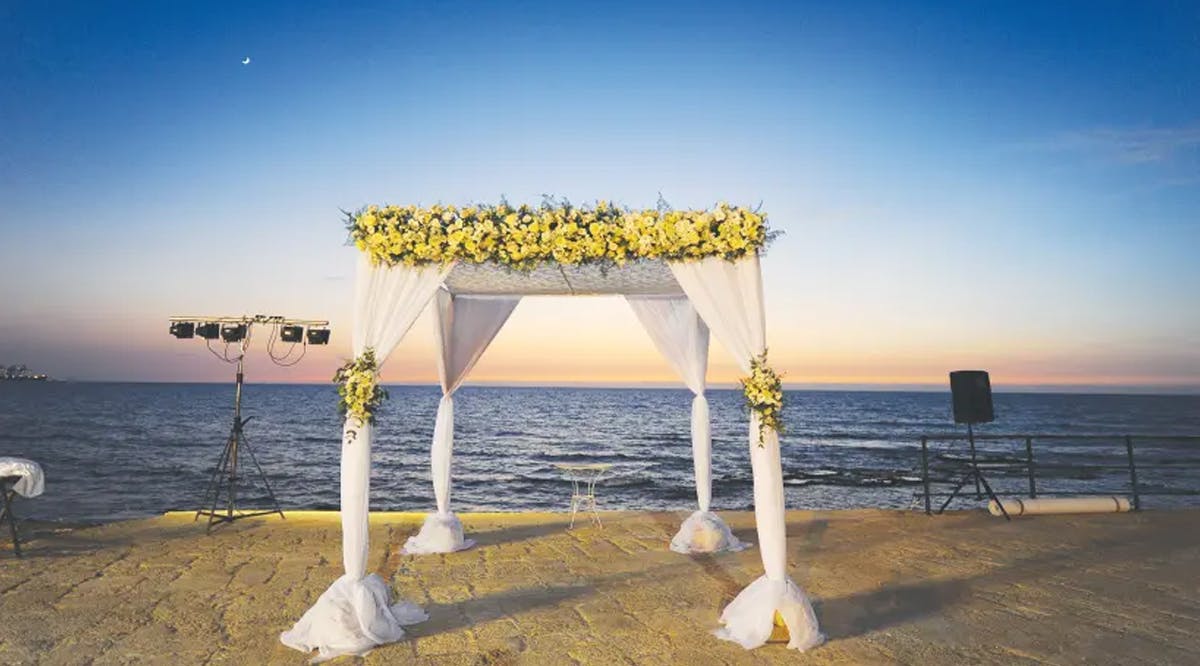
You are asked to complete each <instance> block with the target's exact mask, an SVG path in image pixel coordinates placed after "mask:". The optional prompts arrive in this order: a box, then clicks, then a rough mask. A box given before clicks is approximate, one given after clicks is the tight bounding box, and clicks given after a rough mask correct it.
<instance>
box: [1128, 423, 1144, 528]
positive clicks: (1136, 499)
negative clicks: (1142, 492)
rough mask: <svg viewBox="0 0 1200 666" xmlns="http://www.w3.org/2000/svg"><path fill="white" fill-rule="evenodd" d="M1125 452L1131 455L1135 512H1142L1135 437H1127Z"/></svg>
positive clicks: (1130, 475)
mask: <svg viewBox="0 0 1200 666" xmlns="http://www.w3.org/2000/svg"><path fill="white" fill-rule="evenodd" d="M1125 451H1126V452H1127V453H1128V454H1129V486H1130V488H1132V490H1133V510H1134V511H1141V510H1142V500H1141V498H1140V497H1138V481H1137V465H1135V464H1134V463H1133V437H1131V436H1129V435H1125Z"/></svg>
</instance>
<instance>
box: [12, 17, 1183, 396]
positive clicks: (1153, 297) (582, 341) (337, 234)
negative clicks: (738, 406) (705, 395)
mask: <svg viewBox="0 0 1200 666" xmlns="http://www.w3.org/2000/svg"><path fill="white" fill-rule="evenodd" d="M348 4H350V3H333V2H329V3H282V2H281V3H276V4H272V3H257V2H245V3H211V2H144V3H135V2H112V3H92V2H87V3H84V2H80V3H60V2H53V1H50V2H36V3H34V2H25V3H4V5H3V6H0V83H2V85H0V363H17V362H22V363H26V364H28V365H30V366H33V367H35V368H36V369H38V370H41V371H44V372H48V373H50V374H52V375H54V376H57V377H63V378H73V379H83V380H153V381H159V380H165V381H224V380H227V379H229V377H228V375H229V370H228V368H226V367H224V366H222V365H221V364H220V363H218V362H216V361H215V360H214V359H212V358H211V357H210V356H209V355H208V354H207V352H205V351H204V349H203V345H202V344H201V343H200V342H198V341H194V340H193V341H176V340H174V339H173V338H171V337H169V336H168V335H167V324H166V318H167V317H168V316H169V315H172V314H192V313H198V314H208V313H212V314H241V313H257V312H261V313H268V314H284V315H290V316H296V317H312V318H328V319H330V320H332V322H333V324H332V327H333V344H332V345H331V346H330V347H329V348H326V349H316V350H314V351H313V353H311V354H310V355H309V357H308V358H307V359H306V360H305V362H303V363H301V364H300V365H298V366H296V367H294V368H290V369H283V368H276V367H274V366H272V365H270V363H269V361H268V360H267V359H266V357H265V353H264V352H263V351H262V347H261V345H260V346H259V347H258V351H257V352H256V355H255V356H254V357H253V358H252V359H251V365H250V369H249V370H248V373H249V377H250V379H252V380H258V381H327V380H328V378H329V377H330V376H331V375H332V373H333V369H334V367H336V366H337V365H338V364H339V363H340V362H341V359H343V358H344V357H345V356H347V355H348V354H349V324H350V322H349V313H350V299H351V295H352V291H353V267H354V261H355V250H353V249H352V248H350V247H347V246H346V245H345V239H346V234H345V230H344V228H343V226H342V220H341V214H340V212H339V210H340V209H344V210H353V209H357V208H359V207H360V206H362V205H365V204H368V203H423V204H432V203H436V202H446V203H469V202H477V201H495V200H497V199H499V198H500V197H501V196H502V195H503V196H506V197H507V198H508V199H509V200H510V201H513V202H537V201H538V200H540V197H541V195H542V194H543V193H550V194H556V195H560V196H565V197H567V198H569V199H571V200H572V201H575V202H583V201H590V200H594V199H598V198H603V199H609V200H614V201H617V202H621V203H623V204H626V205H629V206H635V207H646V206H653V205H654V203H655V201H656V200H657V198H658V196H659V193H661V194H662V196H663V197H664V198H665V199H666V200H667V201H669V202H670V203H671V204H673V205H675V206H677V207H703V206H708V205H711V204H712V203H714V202H716V201H718V200H725V201H729V202H732V203H737V204H746V205H757V204H759V203H760V202H761V203H762V207H763V210H765V211H766V212H767V213H768V214H769V218H770V221H771V224H772V226H773V227H774V228H776V229H781V230H783V231H785V232H786V234H785V235H784V236H783V238H782V239H780V240H779V241H778V242H777V243H776V244H775V245H773V246H772V247H771V248H770V249H769V251H768V253H767V255H766V258H765V260H764V279H765V283H766V298H767V307H768V311H767V324H768V329H769V342H770V348H771V354H772V357H773V360H774V364H775V365H777V366H778V367H779V368H780V369H782V370H783V371H785V372H786V373H787V377H786V379H787V381H788V382H790V383H795V384H797V385H813V384H851V385H856V386H859V385H878V384H886V385H897V384H899V385H911V384H932V385H944V384H945V381H946V380H945V378H946V372H947V371H948V370H952V369H957V368H983V369H987V370H990V371H991V373H992V378H993V382H994V383H996V384H998V385H1001V386H1005V385H1007V386H1029V385H1074V386H1092V387H1095V386H1101V387H1113V386H1116V387H1130V386H1139V387H1145V386H1151V387H1165V388H1170V389H1184V390H1197V389H1200V75H1197V72H1200V4H1196V3H1192V2H1177V3H1171V2H1161V3H1160V2H1147V3H1107V2H1080V3H1074V4H1072V3H1046V4H1045V5H1043V4H1042V3H990V4H982V3H946V5H945V6H939V5H934V4H928V5H925V4H907V5H905V3H893V2H878V3H874V2H873V3H812V4H806V3H740V2H739V3H734V2H729V3H704V2H695V1H691V2H680V3H640V2H639V3H628V4H625V3H621V2H613V1H611V0H610V1H607V2H595V3H590V2H588V3H560V2H544V3H543V2H518V3H499V2H488V3H484V2H481V3H458V2H450V3H411V4H405V3H382V2H381V3H378V4H357V5H355V6H354V7H353V8H350V7H348V6H344V5H348ZM644 4H645V5H651V4H652V5H654V7H653V8H651V7H647V6H643V5H644ZM902 5H904V6H902ZM1048 5H1052V6H1048ZM246 57H249V58H250V59H251V62H250V64H248V65H243V64H242V60H243V58H246ZM431 338H432V324H431V323H430V321H428V319H427V318H424V317H423V318H422V320H421V321H418V322H417V324H416V326H415V327H414V329H413V330H412V331H411V332H410V334H409V337H408V339H407V340H406V341H405V342H404V343H403V344H402V345H401V347H400V348H399V349H398V350H397V351H396V352H395V354H394V355H393V356H392V358H391V360H390V362H389V364H388V366H387V368H386V371H385V373H384V377H385V379H386V380H388V381H395V382H423V381H433V380H434V379H435V377H436V372H435V367H434V362H433V357H432V339H431ZM472 378H473V380H475V381H489V382H535V383H537V382H543V383H604V384H636V383H645V382H653V383H671V382H673V381H674V376H673V375H672V373H671V371H670V370H669V368H668V367H667V366H666V364H665V363H664V362H663V361H662V360H660V359H659V357H658V356H657V354H656V352H655V351H654V349H653V347H652V346H651V344H650V342H649V340H648V338H647V337H646V335H645V333H644V332H643V331H642V330H641V329H640V328H639V326H638V324H637V322H636V320H635V319H634V317H633V315H632V313H630V312H629V311H628V308H627V306H626V305H625V304H624V303H623V302H622V301H621V300H619V299H617V298H596V297H591V298H576V299H567V298H531V299H527V300H526V301H525V302H523V303H522V304H521V305H520V306H519V307H518V308H517V311H516V313H515V314H514V315H513V318H512V319H511V320H510V323H509V325H508V327H507V328H506V329H505V330H504V331H502V332H501V334H500V336H499V337H498V338H497V340H496V342H495V343H494V345H493V346H492V348H491V349H490V350H489V351H488V353H487V354H486V355H485V356H484V358H483V360H482V361H481V362H480V364H479V366H478V367H477V369H476V371H475V373H474V375H473V377H472ZM735 378H736V372H735V371H734V368H733V366H732V363H731V362H730V360H729V358H728V357H727V356H726V355H725V352H724V351H723V350H721V349H720V347H719V346H718V345H716V344H714V346H713V352H712V367H711V369H710V373H709V379H710V381H711V382H714V383H720V382H728V381H733V380H734V379H735Z"/></svg>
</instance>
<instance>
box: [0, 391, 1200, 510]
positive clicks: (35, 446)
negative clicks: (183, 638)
mask: <svg viewBox="0 0 1200 666" xmlns="http://www.w3.org/2000/svg"><path fill="white" fill-rule="evenodd" d="M388 390H389V393H390V396H391V397H390V399H389V400H388V401H387V402H386V403H385V405H384V407H383V408H382V409H381V410H380V412H379V414H378V423H377V427H376V439H375V444H374V458H373V467H372V473H371V507H372V509H373V510H397V511H427V510H429V509H430V508H431V507H432V506H433V492H432V487H431V482H430V472H429V448H430V441H431V437H432V433H433V423H434V415H435V412H436V410H437V403H438V398H439V396H440V392H439V389H438V388H437V387H433V386H390V387H388ZM708 397H709V402H710V405H711V412H712V434H713V463H712V464H713V507H714V508H715V509H718V510H721V509H737V510H742V509H749V508H751V507H752V475H751V471H750V460H749V446H750V444H749V443H748V440H747V421H748V416H747V412H746V409H745V407H744V405H743V402H742V397H741V393H740V392H739V391H737V390H733V389H726V390H722V389H712V390H710V391H709V393H708ZM786 401H787V406H786V409H785V413H784V424H785V433H784V435H783V437H782V439H781V442H782V443H781V446H782V456H783V475H784V485H785V491H786V501H787V506H788V507H789V508H793V509H801V508H804V509H837V508H859V507H887V508H901V509H904V508H909V507H916V508H921V507H922V501H923V500H922V497H923V492H924V488H925V484H924V482H923V477H924V472H923V464H922V458H923V456H922V446H921V437H922V436H934V437H940V438H942V439H935V440H934V441H932V442H929V443H928V448H927V450H926V452H925V456H924V459H925V460H926V461H927V463H928V465H929V467H930V472H929V478H930V487H931V492H934V493H937V492H948V491H949V490H950V489H952V487H953V485H954V483H955V481H957V480H958V479H959V478H960V475H961V472H962V464H961V460H962V459H964V458H966V457H968V456H969V445H968V443H967V441H966V429H965V427H964V426H958V425H956V424H955V423H954V421H953V417H952V410H951V401H950V395H949V393H948V392H946V393H941V392H903V391H894V392H892V391H832V390H830V391H819V390H813V391H788V392H787V396H786ZM336 402H337V398H336V393H335V390H334V387H333V386H332V385H278V384H250V385H247V386H246V387H245V389H244V406H243V415H244V416H249V417H251V418H250V420H249V421H248V422H247V424H246V427H245V440H246V444H245V445H244V447H243V449H242V454H241V465H242V471H243V473H244V476H245V477H247V479H248V480H247V481H245V484H246V485H247V489H246V490H245V492H244V493H243V494H242V498H243V501H244V503H245V504H246V505H253V504H255V503H258V504H260V505H264V504H265V502H266V495H265V493H264V492H262V491H261V488H260V489H258V490H255V488H256V487H257V486H255V483H254V478H253V477H255V476H256V475H255V474H252V473H249V472H253V471H254V469H253V468H252V464H253V462H254V461H255V460H256V461H257V463H258V464H259V465H260V466H261V469H262V470H263V473H264V474H265V476H266V478H267V479H268V481H269V483H270V484H271V486H272V489H273V490H274V493H275V494H276V496H277V498H278V501H279V503H280V505H281V506H282V507H283V509H284V510H285V511H286V510H289V509H337V507H338V496H339V495H338V478H339V476H338V475H339V451H340V446H341V444H340V442H341V440H340V435H341V419H340V418H339V417H338V414H337V411H336ZM994 403H995V413H996V420H995V421H993V422H992V423H988V424H983V425H980V426H977V428H976V433H978V434H980V435H981V436H982V437H984V438H985V439H981V440H980V441H978V442H977V449H978V450H977V455H978V459H979V460H981V461H983V462H984V463H985V466H986V469H985V478H987V479H988V480H989V481H990V483H991V485H992V486H993V487H994V488H995V489H996V490H997V491H999V492H1020V493H1027V492H1028V486H1029V478H1028V477H1029V474H1028V465H1027V464H1026V463H1027V458H1028V455H1029V452H1030V451H1029V449H1027V447H1026V440H1025V438H1024V436H1025V435H1033V436H1034V437H1033V438H1032V439H1031V440H1030V441H1029V443H1030V444H1031V445H1032V447H1031V448H1032V452H1033V458H1034V460H1035V469H1036V473H1035V478H1034V483H1035V486H1036V490H1037V491H1038V492H1040V493H1043V494H1045V493H1051V492H1055V491H1061V492H1097V493H1110V492H1111V493H1120V494H1125V495H1128V494H1129V492H1130V488H1131V482H1132V479H1131V475H1130V471H1129V468H1128V457H1129V455H1128V454H1129V448H1128V445H1127V441H1126V437H1127V436H1129V437H1130V438H1131V439H1130V440H1129V441H1130V442H1132V444H1133V449H1134V454H1135V455H1134V458H1135V469H1136V473H1137V476H1138V483H1139V489H1140V492H1141V493H1142V494H1143V496H1142V498H1141V501H1142V504H1143V506H1146V507H1160V506H1161V507H1173V506H1180V505H1192V504H1197V503H1200V497H1198V496H1196V495H1194V494H1187V493H1195V491H1196V490H1197V489H1200V438H1197V439H1191V440H1189V439H1186V438H1187V437H1195V436H1197V435H1200V396H1196V395H1100V394H1055V393H996V394H995V396H994ZM690 406H691V394H690V393H689V392H688V391H686V390H682V389H680V390H674V389H650V388H628V389H624V388H622V389H616V388H536V387H491V386H467V387H464V388H462V389H460V390H459V391H458V392H457V393H456V395H455V419H456V437H455V444H454V460H453V472H452V475H453V495H452V508H453V509H454V510H455V511H531V510H564V509H566V508H567V504H568V498H569V496H570V483H569V482H568V481H567V480H566V479H564V477H563V474H562V472H561V471H560V470H559V469H558V468H556V467H555V463H609V464H611V465H612V467H611V469H610V472H609V474H608V476H606V477H605V478H604V479H602V480H601V481H600V483H599V486H598V490H597V494H598V497H599V503H600V506H601V508H603V509H634V510H650V509H653V510H680V511H686V510H692V509H694V508H695V504H696V499H695V487H694V480H693V468H692V453H691V436H690V433H689V424H690ZM232 413H233V387H232V386H230V385H224V384H148V383H74V382H44V383H43V382H19V383H18V382H6V383H0V456H19V457H24V458H29V459H32V460H35V461H37V462H39V463H40V464H41V465H42V466H43V468H44V470H45V474H46V491H45V493H44V494H43V495H42V496H40V497H37V498H34V499H29V500H21V501H20V504H19V506H18V512H19V515H20V517H21V518H22V519H37V520H52V521H64V522H71V523H87V522H99V521H108V520H117V519H127V518H137V517H144V516H150V515H154V514H159V513H162V512H164V511H168V510H195V509H196V508H197V507H198V506H199V505H200V504H201V500H202V498H203V497H204V494H205V489H206V486H207V484H208V483H209V481H210V478H211V474H212V471H213V468H214V467H215V465H216V463H217V461H218V459H219V457H220V454H221V451H222V449H223V447H224V445H225V442H226V439H227V438H228V434H229V430H230V425H231V422H232ZM996 435H1013V436H1012V437H1005V438H1001V439H986V438H987V437H992V436H996ZM1083 435H1099V436H1102V437H1101V438H1099V439H1092V438H1085V437H1082V436H1083ZM1050 436H1054V437H1050ZM1072 438H1076V439H1072ZM1175 438H1179V439H1175ZM247 447H248V448H249V450H250V452H251V453H252V454H253V459H250V460H248V455H247V453H246V448H247ZM967 489H968V492H967V493H966V495H965V496H964V497H962V498H960V499H956V500H955V502H956V503H957V504H956V506H962V507H967V506H973V505H974V506H981V504H979V503H978V502H977V501H976V498H975V496H974V486H973V484H969V485H968V486H967ZM1175 491H1183V493H1182V494H1157V493H1163V492H1175ZM255 493H257V494H255ZM935 508H936V504H935Z"/></svg>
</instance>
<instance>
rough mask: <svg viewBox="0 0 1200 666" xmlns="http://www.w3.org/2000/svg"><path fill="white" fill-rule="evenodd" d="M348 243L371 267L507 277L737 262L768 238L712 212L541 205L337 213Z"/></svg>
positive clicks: (745, 215) (724, 208)
mask: <svg viewBox="0 0 1200 666" xmlns="http://www.w3.org/2000/svg"><path fill="white" fill-rule="evenodd" d="M347 227H348V229H349V231H350V239H351V241H352V242H353V243H354V245H355V246H357V247H358V249H359V250H361V251H363V252H366V253H367V254H368V256H370V257H371V260H372V261H373V262H375V263H376V264H380V263H382V264H386V265H389V266H395V265H399V264H404V265H408V266H417V265H423V264H430V263H446V262H450V261H461V262H468V263H476V264H480V263H488V262H492V263H498V264H501V265H504V266H508V267H510V268H512V269H515V270H522V271H524V270H532V269H533V268H535V267H536V266H537V265H539V264H543V263H548V262H552V263H558V264H566V265H577V264H585V263H605V264H615V265H618V266H620V265H623V264H625V263H626V262H628V261H633V260H636V259H675V260H678V259H700V258H705V257H714V256H719V257H724V258H726V259H730V260H732V259H737V258H740V257H743V256H746V255H748V254H751V253H755V252H758V251H759V250H760V249H761V248H763V247H764V246H765V245H766V244H767V243H768V242H770V241H771V240H772V239H773V238H774V236H775V234H774V233H773V232H771V231H769V229H768V227H767V216H766V214H764V213H759V212H758V211H756V210H752V209H749V208H745V207H738V206H730V205H728V204H725V203H720V204H717V206H716V207H714V208H713V209H711V210H666V209H647V210H630V209H625V208H620V207H617V206H614V205H612V204H610V203H609V202H606V201H600V202H597V203H596V205H594V206H588V207H577V206H573V205H571V204H570V203H568V202H565V201H558V200H555V199H551V198H547V199H546V200H545V201H543V202H542V204H541V205H540V206H538V207H536V208H535V207H532V206H528V205H524V204H522V205H519V206H515V207H514V206H512V205H510V204H508V202H505V201H502V202H500V203H499V204H497V205H477V206H445V205H440V204H439V205H435V206H430V207H419V206H367V207H366V208H363V209H362V210H360V211H359V212H357V213H353V214H347Z"/></svg>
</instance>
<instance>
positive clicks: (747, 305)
mask: <svg viewBox="0 0 1200 666" xmlns="http://www.w3.org/2000/svg"><path fill="white" fill-rule="evenodd" d="M668 266H670V268H671V273H672V274H673V275H674V276H675V281H676V282H678V283H679V286H680V288H682V289H683V292H684V293H685V294H687V297H688V299H690V300H691V302H692V307H694V308H695V309H696V312H697V313H699V315H700V317H701V318H703V319H704V323H705V324H707V325H708V327H709V329H711V330H712V332H713V334H714V335H716V337H717V340H720V342H721V344H722V345H724V346H725V348H726V349H727V350H729V353H730V354H731V355H732V356H733V358H734V359H735V360H736V361H737V362H738V364H739V366H740V367H741V370H742V372H744V373H746V374H749V373H750V370H751V365H750V364H751V359H753V358H755V357H757V356H759V355H761V354H763V353H764V352H766V349H767V335H766V328H767V326H766V311H765V309H764V307H763V292H762V272H761V269H760V267H759V262H758V255H756V254H751V255H748V256H746V257H743V258H741V259H738V260H736V261H726V260H725V259H723V258H721V257H711V258H708V259H700V260H697V261H674V262H670V263H669V264H668ZM748 438H749V448H750V467H751V468H752V469H753V471H754V521H755V526H756V527H757V529H758V549H759V553H760V554H761V555H762V563H763V570H764V572H765V574H764V576H763V577H762V578H759V579H758V580H756V581H754V582H753V583H751V584H750V585H749V586H748V587H746V589H744V590H742V592H741V594H739V595H738V596H737V598H736V599H734V600H733V602H732V603H730V604H729V605H728V606H727V607H726V608H725V610H724V612H722V613H721V623H722V624H724V625H725V628H724V629H721V630H719V631H718V632H717V636H719V637H721V638H724V639H727V640H731V641H735V642H737V643H738V644H739V645H741V646H742V647H744V648H747V649H750V648H756V647H758V646H760V645H762V644H764V643H766V642H767V639H768V638H770V636H771V624H772V622H773V621H774V617H775V612H776V611H778V612H779V614H780V615H781V616H782V617H783V620H784V623H785V624H786V625H787V628H788V635H789V636H790V641H789V642H788V647H791V648H796V649H806V648H809V647H812V646H814V645H817V644H819V643H820V642H821V641H822V640H823V638H822V637H821V633H820V631H819V630H818V628H817V617H816V615H815V614H814V613H813V610H812V604H810V603H809V601H808V598H807V597H806V596H805V594H804V592H803V591H802V590H801V589H800V588H799V587H798V586H797V585H796V583H795V582H793V581H792V579H791V578H790V577H789V576H788V575H787V524H786V516H785V512H784V509H785V507H784V496H783V464H782V461H781V460H780V455H779V434H778V433H776V432H775V431H774V430H771V429H767V430H766V431H764V432H763V433H762V441H761V442H760V441H759V421H758V417H757V415H755V414H753V413H752V414H751V417H750V428H749V433H748Z"/></svg>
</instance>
